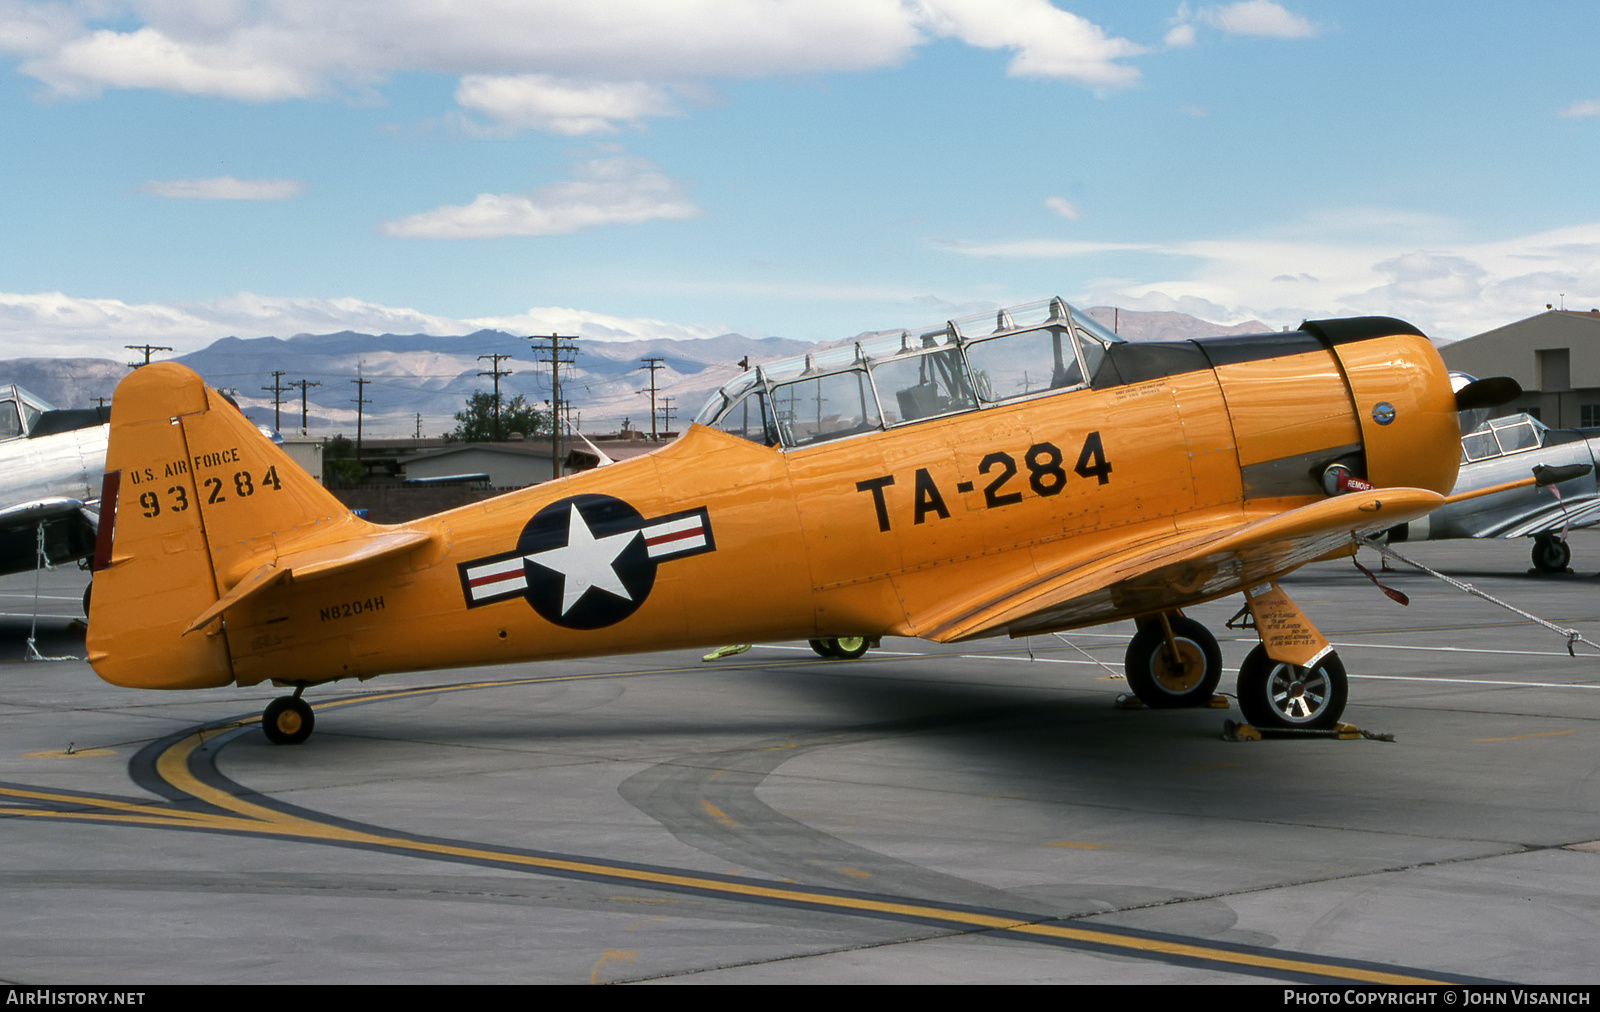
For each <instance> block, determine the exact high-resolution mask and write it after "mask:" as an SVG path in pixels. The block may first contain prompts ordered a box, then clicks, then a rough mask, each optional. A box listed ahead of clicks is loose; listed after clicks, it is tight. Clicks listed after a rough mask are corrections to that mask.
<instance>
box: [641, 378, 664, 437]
mask: <svg viewBox="0 0 1600 1012" xmlns="http://www.w3.org/2000/svg"><path fill="white" fill-rule="evenodd" d="M639 361H641V362H643V363H644V365H643V366H642V367H641V368H645V369H649V370H650V441H651V442H652V443H653V442H655V441H656V440H657V439H658V438H660V437H659V436H657V435H656V370H657V369H660V368H661V365H662V359H659V358H654V357H652V358H641V359H640V360H639ZM639 392H640V393H644V391H643V390H641V391H639Z"/></svg>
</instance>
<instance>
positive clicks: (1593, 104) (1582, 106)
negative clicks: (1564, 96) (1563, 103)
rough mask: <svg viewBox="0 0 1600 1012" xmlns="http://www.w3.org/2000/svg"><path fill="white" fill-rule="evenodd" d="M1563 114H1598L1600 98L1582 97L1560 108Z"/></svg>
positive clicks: (1599, 113) (1599, 112)
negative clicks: (1581, 99) (1580, 99)
mask: <svg viewBox="0 0 1600 1012" xmlns="http://www.w3.org/2000/svg"><path fill="white" fill-rule="evenodd" d="M1561 115H1563V116H1600V98H1589V99H1584V100H1583V101H1582V102H1574V103H1572V104H1571V105H1569V106H1567V107H1566V108H1565V109H1563V110H1561Z"/></svg>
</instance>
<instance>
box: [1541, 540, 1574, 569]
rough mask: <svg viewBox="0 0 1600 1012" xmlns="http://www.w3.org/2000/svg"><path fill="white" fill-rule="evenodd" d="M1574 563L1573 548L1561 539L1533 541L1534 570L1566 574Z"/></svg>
mask: <svg viewBox="0 0 1600 1012" xmlns="http://www.w3.org/2000/svg"><path fill="white" fill-rule="evenodd" d="M1571 561H1572V548H1571V547H1570V546H1569V545H1568V544H1567V543H1566V542H1565V541H1562V540H1561V539H1560V538H1552V537H1537V538H1534V539H1533V568H1534V569H1537V570H1538V571H1539V572H1541V573H1565V572H1566V571H1567V563H1569V562H1571Z"/></svg>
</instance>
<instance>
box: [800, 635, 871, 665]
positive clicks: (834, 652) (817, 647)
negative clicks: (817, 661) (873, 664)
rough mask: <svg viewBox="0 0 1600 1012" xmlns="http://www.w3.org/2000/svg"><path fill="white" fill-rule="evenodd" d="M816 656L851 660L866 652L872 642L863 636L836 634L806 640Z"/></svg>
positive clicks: (836, 659) (835, 659)
mask: <svg viewBox="0 0 1600 1012" xmlns="http://www.w3.org/2000/svg"><path fill="white" fill-rule="evenodd" d="M807 642H809V643H810V644H811V649H812V650H814V651H816V654H817V656H818V657H826V658H828V659H829V660H834V661H853V660H855V659H856V658H857V657H860V656H862V655H863V654H865V653H866V652H867V647H869V646H871V645H872V644H871V643H869V642H868V641H867V638H866V637H865V636H838V637H835V638H832V639H824V640H808V641H807Z"/></svg>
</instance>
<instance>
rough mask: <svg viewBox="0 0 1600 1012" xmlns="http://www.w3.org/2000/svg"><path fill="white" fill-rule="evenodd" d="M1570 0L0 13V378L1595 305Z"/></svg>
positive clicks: (896, 1)
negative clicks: (930, 327)
mask: <svg viewBox="0 0 1600 1012" xmlns="http://www.w3.org/2000/svg"><path fill="white" fill-rule="evenodd" d="M1596 38H1600V6H1597V5H1594V4H1588V3H1577V2H1573V3H1559V2H1552V3H1542V4H1530V5H1515V6H1513V5H1505V4H1471V3H1468V4H1461V3H1450V4H1446V3H1431V2H1416V3H1407V4H1393V3H1357V2H1318V0H1287V2H1284V3H1281V4H1280V3H1273V2H1268V0H1249V2H1245V3H1218V4H1184V5H1175V4H1174V3H1172V2H1170V0H1169V2H1162V3H1155V2H1140V0H1124V2H1116V3H1112V2H1087V3H1073V2H1069V0H1057V3H1056V5H1055V6H1052V5H1050V4H1049V3H1047V2H1045V0H760V2H755V0H751V2H736V0H722V2H714V0H702V2H693V0H675V2H669V0H659V2H652V0H611V2H602V0H596V2H592V3H586V4H572V3H570V2H534V0H528V2H509V0H499V2H487V0H485V2H468V0H461V2H455V3H451V4H447V5H441V4H436V3H433V2H427V0H389V2H385V3H377V2H364V0H349V2H344V3H339V4H327V5H305V4H303V3H300V2H296V0H233V2H227V0H145V2H140V0H85V2H81V3H74V2H63V3H33V2H22V0H0V124H3V135H0V136H3V137H4V145H3V148H0V236H3V239H0V346H3V351H0V356H3V357H14V356H22V355H53V354H62V355H98V356H103V357H112V358H120V357H123V352H122V349H121V346H122V345H123V344H128V343H135V342H145V341H153V342H155V343H158V344H166V345H172V346H174V347H176V348H177V349H178V350H179V351H180V352H181V351H187V350H192V349H194V348H197V347H200V346H202V345H204V344H207V343H209V342H210V341H211V340H214V339H216V338H218V337H222V336H227V335H230V334H232V335H238V336H242V337H254V336H261V335H268V334H271V335H279V336H288V335H290V334H294V333H298V332H324V331H332V330H339V329H345V328H350V329H357V330H367V331H381V330H393V331H397V332H412V331H430V332H435V333H465V332H468V331H470V330H473V329H476V328H477V327H480V326H500V327H504V328H507V329H511V330H513V331H521V332H525V333H532V332H540V331H542V332H549V331H550V330H552V329H560V330H561V331H562V332H563V333H574V332H575V333H580V334H583V335H585V336H587V337H601V338H603V337H606V336H657V335H669V336H697V335H698V336H707V335H713V334H717V333H723V332H726V331H730V330H732V331H738V332H741V333H744V334H747V335H749V336H753V337H763V336H769V335H779V336H785V337H797V338H806V339H825V338H837V337H843V336H847V335H850V334H854V333H857V332H860V331H863V330H870V329H883V328H889V327H894V326H903V325H905V326H913V325H918V324H923V323H932V322H936V321H939V320H942V319H943V318H945V317H948V316H954V315H961V314H965V313H968V312H974V311H978V310H982V309H986V308H990V307H993V306H998V305H1008V304H1015V303H1020V302H1027V301H1032V300H1035V299H1039V298H1043V297H1047V296H1050V295H1055V294H1060V295H1063V296H1066V297H1067V298H1068V299H1069V300H1072V301H1077V302H1080V303H1086V304H1110V305H1117V306H1120V307H1123V308H1127V309H1178V310H1183V311H1187V312H1191V313H1193V314H1195V315H1198V316H1201V317H1203V318H1206V319H1210V320H1214V321H1216V322H1219V323H1234V322H1238V321H1242V320H1246V319H1251V318H1255V319H1259V320H1262V321H1264V322H1266V323H1267V324H1269V325H1271V326H1273V327H1281V326H1284V325H1292V324H1295V323H1298V322H1299V320H1300V319H1302V318H1305V317H1313V318H1315V317H1324V316H1337V315H1355V314H1361V313H1383V314H1389V315H1396V316H1401V317H1404V318H1407V319H1410V320H1412V321H1413V322H1415V323H1417V324H1419V325H1420V326H1422V327H1424V329H1426V330H1428V331H1429V332H1430V333H1433V334H1435V335H1437V336H1439V337H1442V338H1447V339H1451V338H1459V337H1464V336H1469V335H1471V334H1474V333H1478V332H1480V331H1482V330H1485V329H1488V328H1490V327H1493V326H1498V325H1501V324H1504V323H1507V322H1510V321H1511V320H1515V319H1519V318H1521V317H1523V316H1527V315H1531V314H1532V313H1534V312H1536V311H1539V310H1542V309H1543V307H1544V304H1545V303H1547V302H1558V301H1559V300H1560V298H1561V296H1563V295H1564V296H1565V303H1566V305H1567V306H1568V307H1569V308H1580V309H1588V308H1590V307H1591V306H1595V305H1600V207H1597V203H1600V188H1597V186H1596V180H1597V178H1600V171H1597V170H1600V60H1596V59H1595V58H1594V55H1593V46H1594V40H1595V39H1596Z"/></svg>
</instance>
